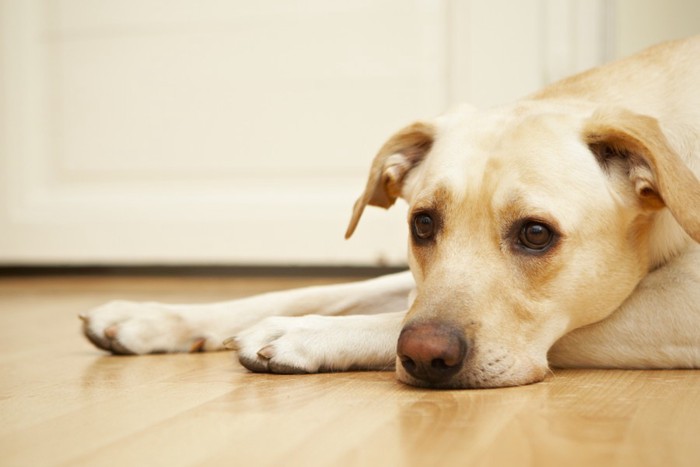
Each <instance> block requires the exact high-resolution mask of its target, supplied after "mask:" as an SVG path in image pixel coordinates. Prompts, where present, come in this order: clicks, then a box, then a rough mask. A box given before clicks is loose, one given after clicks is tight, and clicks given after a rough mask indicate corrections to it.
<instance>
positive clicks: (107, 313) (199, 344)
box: [81, 272, 414, 354]
mask: <svg viewBox="0 0 700 467" xmlns="http://www.w3.org/2000/svg"><path fill="white" fill-rule="evenodd" d="M413 286H414V285H413V279H412V276H411V274H410V273H408V272H405V273H399V274H392V275H388V276H383V277H380V278H377V279H371V280H366V281H360V282H352V283H347V284H336V285H327V286H316V287H305V288H301V289H293V290H288V291H281V292H272V293H267V294H262V295H257V296H253V297H248V298H244V299H240V300H233V301H229V302H222V303H213V304H206V305H167V304H162V303H138V302H128V301H115V302H111V303H108V304H106V305H103V306H100V307H98V308H95V309H93V310H91V311H89V312H87V313H83V314H81V318H82V320H83V332H84V334H85V336H86V337H87V338H88V339H89V340H90V341H91V342H92V343H93V344H94V345H96V346H97V347H99V348H102V349H104V350H107V351H110V352H112V353H116V354H148V353H157V352H192V351H200V350H204V351H210V350H221V349H223V348H224V346H223V341H224V340H225V339H227V338H229V337H232V336H235V335H237V334H239V333H240V332H241V331H242V330H244V329H246V328H247V327H249V326H252V325H253V324H255V323H257V322H259V321H260V320H262V319H264V318H267V317H270V316H301V315H306V314H319V315H345V314H358V313H364V314H375V313H386V312H395V311H398V310H404V309H406V304H407V297H408V294H409V292H410V291H411V290H412V288H413Z"/></svg>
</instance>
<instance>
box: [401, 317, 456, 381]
mask: <svg viewBox="0 0 700 467" xmlns="http://www.w3.org/2000/svg"><path fill="white" fill-rule="evenodd" d="M396 353H397V355H398V357H399V360H401V365H402V366H403V367H404V369H405V370H406V371H407V372H408V373H409V374H410V375H411V376H413V377H414V378H417V379H419V380H422V381H425V382H428V383H440V382H444V381H447V380H448V379H449V378H451V377H452V376H453V375H455V374H456V373H457V372H458V371H459V369H460V368H462V364H463V363H464V358H465V357H466V355H467V341H466V340H465V339H464V336H463V334H462V331H461V330H460V329H458V328H457V327H455V326H452V325H449V324H446V323H431V322H428V323H415V324H409V325H407V326H406V327H404V328H403V330H402V331H401V335H400V336H399V343H398V346H397V348H396Z"/></svg>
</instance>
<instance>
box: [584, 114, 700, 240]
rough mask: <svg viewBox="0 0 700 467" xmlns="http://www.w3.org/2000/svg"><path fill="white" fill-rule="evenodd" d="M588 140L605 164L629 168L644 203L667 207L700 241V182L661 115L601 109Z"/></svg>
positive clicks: (626, 171) (611, 167) (591, 122)
mask: <svg viewBox="0 0 700 467" xmlns="http://www.w3.org/2000/svg"><path fill="white" fill-rule="evenodd" d="M584 140H585V141H586V143H587V144H588V147H589V148H590V149H591V151H592V152H593V154H594V155H595V156H596V158H597V159H598V162H599V163H600V164H601V166H602V167H603V168H604V169H605V170H608V171H611V170H618V171H619V170H620V169H622V170H623V172H622V173H623V174H626V175H627V176H628V177H629V180H630V181H631V182H632V185H633V187H634V191H635V193H636V195H637V198H638V200H639V203H640V206H641V207H642V208H643V209H647V210H656V209H661V208H663V207H667V208H668V209H669V211H671V214H673V217H674V218H675V219H676V221H678V223H679V224H680V225H681V227H683V229H684V230H685V231H686V232H687V233H688V235H690V236H691V237H692V238H693V239H694V240H695V241H696V242H700V181H698V179H697V177H696V176H695V175H694V174H693V172H692V171H691V170H690V169H689V168H688V166H687V165H686V164H685V163H684V162H683V160H682V159H681V158H680V156H679V155H678V154H677V153H676V152H675V151H674V150H673V149H672V148H671V146H670V145H669V143H668V140H667V139H666V136H664V134H663V131H662V130H661V128H660V127H659V123H658V121H657V120H656V119H655V118H652V117H648V116H646V115H640V114H636V113H633V112H630V111H628V110H623V109H614V110H612V109H606V110H603V111H599V112H597V113H595V114H594V115H593V116H592V117H591V119H590V120H589V121H588V124H587V126H586V128H585V130H584Z"/></svg>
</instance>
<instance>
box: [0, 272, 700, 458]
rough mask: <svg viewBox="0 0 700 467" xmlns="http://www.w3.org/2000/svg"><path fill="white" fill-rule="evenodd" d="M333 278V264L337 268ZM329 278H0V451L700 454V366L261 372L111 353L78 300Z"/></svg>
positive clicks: (191, 293) (208, 357)
mask: <svg viewBox="0 0 700 467" xmlns="http://www.w3.org/2000/svg"><path fill="white" fill-rule="evenodd" d="M335 280H337V279H335ZM326 282H329V280H328V279H318V280H314V279H309V278H305V279H303V280H297V279H293V278H281V279H235V278H217V279H206V278H197V279H186V278H179V279H173V278H127V279H119V278H99V277H97V278H77V279H71V278H52V279H28V278H23V279H11V278H5V279H3V280H2V281H0V333H1V337H2V338H1V339H0V375H1V378H0V396H1V397H0V419H1V420H2V423H1V424H0V465H2V466H19V465H26V466H43V465H51V466H53V465H71V466H75V465H86V466H87V465H89V466H100V465H110V466H112V465H169V466H190V465H205V464H206V465H217V464H218V465H234V466H237V465H240V466H243V465H253V466H257V465H301V466H314V465H319V466H321V465H323V466H327V465H333V466H345V465H371V466H375V465H376V466H393V465H402V466H403V465H407V466H413V465H415V466H427V465H430V466H434V465H477V466H481V465H484V466H486V465H498V466H505V465H533V466H534V465H537V466H540V465H544V466H549V465H552V466H560V465H567V466H576V465H595V466H607V465H615V466H626V465H630V466H643V465H659V466H669V465H679V466H697V465H700V443H698V433H700V389H699V388H700V371H605V370H566V371H556V372H555V373H554V374H553V375H551V376H550V377H548V379H547V380H546V381H545V382H543V383H540V384H535V385H532V386H526V387H519V388H506V389H495V390H476V391H427V390H420V389H415V388H411V387H407V386H404V385H401V384H399V383H397V382H396V381H395V380H394V377H393V374H391V373H382V372H365V373H338V374H323V375H308V376H270V375H256V374H250V373H248V372H247V371H245V370H244V369H243V368H242V367H241V366H240V365H238V363H236V362H235V360H234V357H233V355H232V354H230V353H225V352H222V353H214V354H195V355H155V356H147V357H112V356H107V355H106V354H104V353H102V352H100V351H98V350H96V349H94V348H92V347H91V346H90V345H89V344H88V343H87V342H86V341H84V339H83V338H82V337H81V336H80V333H79V323H78V320H77V318H76V314H77V313H78V312H79V311H81V310H84V309H86V308H89V307H91V306H94V305H97V304H99V303H102V302H104V301H105V300H109V299H112V298H127V299H137V300H153V299H159V300H163V301H183V302H185V301H192V302H202V301H209V300H221V299H225V298H230V297H234V296H240V295H243V294H245V293H247V292H260V291H263V290H269V289H276V288H287V287H293V286H297V285H304V284H312V283H326Z"/></svg>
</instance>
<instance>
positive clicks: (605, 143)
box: [81, 38, 700, 388]
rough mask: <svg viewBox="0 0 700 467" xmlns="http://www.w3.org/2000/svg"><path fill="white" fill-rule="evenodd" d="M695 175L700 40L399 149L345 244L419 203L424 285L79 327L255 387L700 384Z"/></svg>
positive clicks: (259, 300)
mask: <svg viewBox="0 0 700 467" xmlns="http://www.w3.org/2000/svg"><path fill="white" fill-rule="evenodd" d="M699 172H700V38H694V39H689V40H686V41H679V42H673V43H667V44H663V45H660V46H657V47H654V48H652V49H649V50H647V51H645V52H642V53H641V54H639V55H637V56H634V57H632V58H629V59H626V60H623V61H620V62H617V63H614V64H611V65H607V66H604V67H601V68H598V69H594V70H592V71H589V72H587V73H583V74H581V75H578V76H574V77H572V78H569V79H566V80H564V81H561V82H558V83H556V84H554V85H552V86H550V87H548V88H546V89H545V90H543V91H542V92H539V93H537V94H535V95H533V96H530V97H528V98H526V99H524V100H521V101H519V102H516V103H515V104H513V105H510V106H507V107H502V108H497V109H493V110H489V111H477V110H475V109H470V108H463V109H460V110H459V111H457V112H454V113H450V114H447V115H444V116H442V117H439V118H436V119H434V120H431V121H424V122H420V123H415V124H413V125H411V126H408V127H406V128H404V129H403V130H401V131H399V132H398V133H396V134H395V135H394V136H392V137H391V138H390V139H389V141H388V142H387V143H386V144H385V145H384V146H383V147H382V148H381V150H380V151H379V154H378V155H377V156H376V158H375V160H374V162H373V164H372V168H371V171H370V174H369V181H368V182H367V187H366V189H365V191H364V193H363V194H362V196H361V197H360V199H359V200H358V201H357V203H356V205H355V209H354V213H353V215H352V219H351V221H350V226H349V228H348V232H347V236H348V237H349V236H350V235H351V234H352V233H353V231H354V230H355V227H356V226H357V223H358V221H359V219H360V216H361V214H362V212H363V209H364V208H365V206H367V205H374V206H380V207H384V208H388V207H390V206H391V205H392V204H393V203H394V202H395V200H396V199H397V198H399V197H401V198H403V199H405V200H406V202H408V204H409V206H410V209H409V212H410V214H409V216H408V227H409V231H410V240H409V243H410V247H409V264H410V269H411V271H410V273H409V272H407V273H401V274H395V275H390V276H386V277H382V278H379V279H374V280H369V281H365V282H357V283H351V284H342V285H333V286H325V287H312V288H305V289H298V290H292V291H285V292H276V293H271V294H265V295H260V296H255V297H251V298H247V299H242V300H236V301H232V302H227V303H217V304H211V305H196V306H191V305H164V304H157V303H131V302H113V303H109V304H107V305H104V306H102V307H99V308H97V309H95V310H92V311H91V312H89V313H86V314H84V315H82V316H81V317H82V318H83V321H84V332H85V334H86V336H87V337H88V338H89V339H90V340H91V341H92V342H93V343H94V344H95V345H96V346H98V347H100V348H102V349H105V350H108V351H111V352H113V353H117V354H145V353H152V352H189V351H196V350H206V351H209V350H219V349H223V348H225V347H229V348H235V349H237V351H238V356H239V359H240V362H241V363H242V364H243V365H244V366H245V367H246V368H249V369H250V370H252V371H256V372H271V373H307V372H318V371H342V370H348V369H388V368H393V367H394V366H395V367H396V371H397V375H398V378H399V380H401V381H403V382H405V383H408V384H411V385H416V386H424V387H435V388H486V387H499V386H512V385H520V384H528V383H534V382H537V381H540V380H542V379H543V378H544V377H545V375H546V374H547V372H548V368H549V365H553V366H557V367H615V368H697V367H700V245H698V242H700V182H698V173H699ZM339 315H342V316H339ZM231 336H235V338H231ZM227 338H228V339H227Z"/></svg>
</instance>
